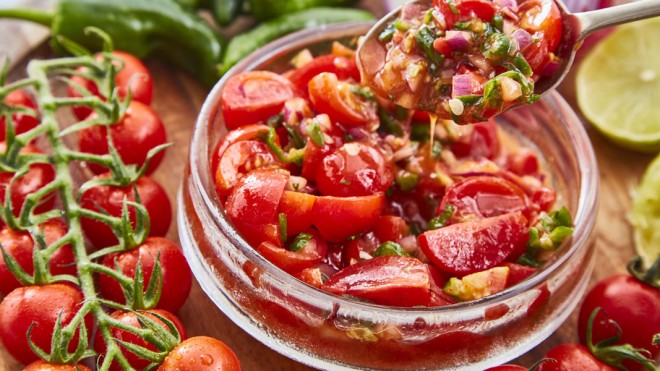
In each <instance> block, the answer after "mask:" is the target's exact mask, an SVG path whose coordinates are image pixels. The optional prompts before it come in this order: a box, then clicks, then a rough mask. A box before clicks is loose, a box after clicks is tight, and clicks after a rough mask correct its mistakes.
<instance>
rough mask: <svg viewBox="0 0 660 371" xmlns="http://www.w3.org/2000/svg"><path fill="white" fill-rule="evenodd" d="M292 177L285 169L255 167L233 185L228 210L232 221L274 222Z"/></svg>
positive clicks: (226, 208) (228, 200) (227, 205)
mask: <svg viewBox="0 0 660 371" xmlns="http://www.w3.org/2000/svg"><path fill="white" fill-rule="evenodd" d="M288 181H289V174H288V173H287V172H285V171H283V170H276V169H269V170H254V171H251V172H250V173H248V174H247V175H246V176H245V177H243V178H242V179H241V180H239V182H238V184H237V185H236V187H234V189H232V191H231V193H230V194H229V197H228V198H227V202H226V203H225V211H226V212H227V215H228V216H229V218H230V219H231V221H232V222H242V223H252V224H261V223H264V224H265V223H274V222H275V220H276V214H277V208H278V206H279V204H280V200H281V199H282V194H283V193H284V187H286V183H287V182H288Z"/></svg>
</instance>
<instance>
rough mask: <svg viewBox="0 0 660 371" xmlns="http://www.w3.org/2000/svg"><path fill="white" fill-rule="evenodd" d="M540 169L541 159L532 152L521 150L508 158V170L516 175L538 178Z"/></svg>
mask: <svg viewBox="0 0 660 371" xmlns="http://www.w3.org/2000/svg"><path fill="white" fill-rule="evenodd" d="M540 168H541V165H540V163H539V158H538V156H537V155H536V153H534V152H533V151H532V150H521V151H519V152H517V153H514V154H510V155H508V156H507V169H508V170H509V171H511V172H512V173H514V174H516V175H520V176H524V175H532V176H536V175H538V173H539V170H540Z"/></svg>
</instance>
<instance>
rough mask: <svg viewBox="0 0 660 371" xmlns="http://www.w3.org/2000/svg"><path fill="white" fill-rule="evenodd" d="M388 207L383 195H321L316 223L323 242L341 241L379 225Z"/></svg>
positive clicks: (316, 204)
mask: <svg viewBox="0 0 660 371" xmlns="http://www.w3.org/2000/svg"><path fill="white" fill-rule="evenodd" d="M384 204H385V196H384V194H382V193H378V194H375V195H371V196H360V197H333V196H319V197H317V198H316V202H314V207H313V208H312V220H313V224H314V226H315V227H316V228H317V229H318V231H319V233H320V234H321V237H322V238H323V239H325V240H327V241H331V242H341V241H344V240H346V239H347V238H349V237H351V236H355V235H357V234H360V233H364V232H366V231H368V230H369V229H370V228H371V227H372V226H373V225H374V224H376V221H377V220H378V217H379V216H380V213H381V211H382V210H383V206H384Z"/></svg>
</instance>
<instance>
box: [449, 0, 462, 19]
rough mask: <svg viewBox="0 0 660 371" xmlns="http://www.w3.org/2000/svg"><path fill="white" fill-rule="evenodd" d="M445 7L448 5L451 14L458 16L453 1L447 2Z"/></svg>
mask: <svg viewBox="0 0 660 371" xmlns="http://www.w3.org/2000/svg"><path fill="white" fill-rule="evenodd" d="M447 5H449V10H451V12H452V13H454V14H456V15H458V14H459V12H458V8H457V7H456V3H455V2H454V0H447Z"/></svg>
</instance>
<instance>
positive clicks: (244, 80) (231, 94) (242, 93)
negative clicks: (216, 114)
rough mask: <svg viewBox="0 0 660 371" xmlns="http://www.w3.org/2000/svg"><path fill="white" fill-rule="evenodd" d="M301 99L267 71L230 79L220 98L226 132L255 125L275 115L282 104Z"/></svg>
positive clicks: (284, 81)
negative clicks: (295, 98) (296, 98)
mask: <svg viewBox="0 0 660 371" xmlns="http://www.w3.org/2000/svg"><path fill="white" fill-rule="evenodd" d="M298 95H300V93H299V92H298V90H297V89H296V87H295V86H294V85H293V83H292V82H291V81H289V80H288V79H287V78H286V77H283V76H281V75H278V74H276V73H273V72H268V71H249V72H244V73H241V74H238V75H236V76H233V77H232V78H231V79H229V81H227V84H226V85H225V87H224V89H223V90H222V95H221V98H220V99H221V102H222V103H221V107H222V116H223V117H224V119H225V126H226V127H227V129H229V130H233V129H236V128H238V127H240V126H244V125H250V124H257V123H259V122H262V121H266V120H268V119H269V118H270V117H272V116H274V115H277V114H278V113H280V111H281V110H282V107H284V102H286V101H287V100H288V99H291V98H293V97H295V96H298Z"/></svg>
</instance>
